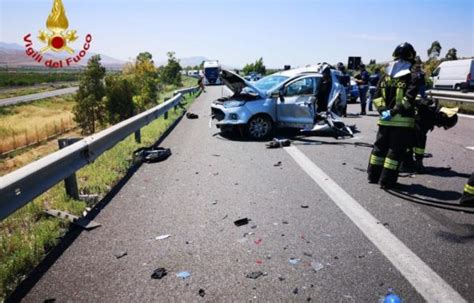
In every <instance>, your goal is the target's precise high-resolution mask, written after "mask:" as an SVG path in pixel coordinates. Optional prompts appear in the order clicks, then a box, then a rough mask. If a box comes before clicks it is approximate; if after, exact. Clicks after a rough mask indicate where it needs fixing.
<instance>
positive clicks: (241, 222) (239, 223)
mask: <svg viewBox="0 0 474 303" xmlns="http://www.w3.org/2000/svg"><path fill="white" fill-rule="evenodd" d="M249 221H250V220H249V219H248V218H242V219H239V220H236V221H234V224H235V226H243V225H247V224H249Z"/></svg>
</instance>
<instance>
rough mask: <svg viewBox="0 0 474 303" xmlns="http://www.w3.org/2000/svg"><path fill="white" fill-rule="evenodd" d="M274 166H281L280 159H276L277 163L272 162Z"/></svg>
mask: <svg viewBox="0 0 474 303" xmlns="http://www.w3.org/2000/svg"><path fill="white" fill-rule="evenodd" d="M273 166H275V167H280V166H281V161H278V162H277V163H275V164H273Z"/></svg>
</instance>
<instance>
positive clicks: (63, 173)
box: [0, 87, 199, 220]
mask: <svg viewBox="0 0 474 303" xmlns="http://www.w3.org/2000/svg"><path fill="white" fill-rule="evenodd" d="M198 90H199V88H198V87H191V88H186V89H182V90H177V91H175V92H174V95H175V96H174V97H173V98H172V99H170V100H168V101H166V102H164V103H162V104H160V105H158V106H156V107H153V108H151V109H149V110H147V111H145V112H143V113H141V114H138V115H136V116H134V117H131V118H129V119H127V120H124V121H122V122H120V123H118V124H115V125H113V126H111V127H109V128H107V129H105V130H103V131H101V132H99V133H97V134H93V135H91V136H89V137H86V138H84V139H82V140H80V141H78V142H76V143H74V144H72V145H69V146H67V147H65V148H63V149H61V150H58V151H56V152H54V153H52V154H50V155H48V156H46V157H44V158H42V159H40V160H38V161H35V162H32V163H30V164H28V165H26V166H24V167H22V168H19V169H18V170H15V171H13V172H11V173H9V174H7V175H5V176H3V177H0V220H3V219H5V218H6V217H8V216H9V215H11V214H12V213H13V212H15V211H16V210H18V209H19V208H21V207H23V206H24V205H26V204H28V203H29V202H30V201H32V200H33V199H34V198H36V197H37V196H39V195H41V194H42V193H44V192H45V191H47V190H48V189H49V188H51V187H53V186H54V185H55V184H57V183H58V182H60V181H62V180H64V179H65V178H67V177H69V176H70V175H72V174H73V173H75V172H76V171H77V170H79V169H80V168H82V167H84V166H86V165H88V164H89V163H91V162H92V161H94V160H95V159H97V158H98V157H99V156H100V155H101V154H102V153H104V152H105V151H106V150H108V149H110V148H111V147H113V146H115V145H116V144H117V143H119V142H120V141H122V140H123V139H125V138H126V137H128V136H130V135H131V134H133V133H134V132H137V131H139V130H140V129H141V128H142V127H144V126H145V125H147V124H149V123H150V122H152V121H153V120H155V119H157V118H159V117H160V116H162V115H164V114H166V113H167V112H168V111H169V110H170V109H172V108H174V107H176V106H178V104H179V103H180V102H181V99H182V97H183V95H184V94H188V93H194V92H197V91H198Z"/></svg>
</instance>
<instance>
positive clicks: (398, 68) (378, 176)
mask: <svg viewBox="0 0 474 303" xmlns="http://www.w3.org/2000/svg"><path fill="white" fill-rule="evenodd" d="M415 56H416V52H415V49H414V48H413V46H412V45H411V44H409V43H406V42H405V43H402V44H400V45H399V46H397V47H396V48H395V50H394V52H393V58H394V59H395V61H393V62H391V63H390V64H389V66H388V67H387V69H386V75H385V76H384V77H383V78H382V79H381V80H380V82H379V84H378V88H377V91H376V93H375V96H374V97H375V98H374V105H375V107H376V109H377V111H378V112H379V114H380V118H379V121H378V125H379V129H378V132H377V137H376V140H375V143H374V148H373V150H372V153H371V155H370V160H369V166H368V170H367V172H368V179H369V182H370V183H379V184H380V185H381V186H382V187H387V188H388V187H393V186H394V185H395V184H396V183H397V179H398V169H399V166H400V161H401V160H402V158H403V156H404V155H405V153H406V150H407V148H408V146H409V145H410V141H411V139H412V136H413V128H414V126H415V98H416V96H417V94H418V91H419V86H420V78H419V77H418V76H417V74H416V73H413V72H412V71H411V67H412V65H413V63H414V60H415Z"/></svg>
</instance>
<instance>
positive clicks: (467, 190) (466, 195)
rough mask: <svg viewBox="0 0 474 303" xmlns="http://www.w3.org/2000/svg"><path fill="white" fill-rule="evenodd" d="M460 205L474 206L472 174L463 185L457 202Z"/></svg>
mask: <svg viewBox="0 0 474 303" xmlns="http://www.w3.org/2000/svg"><path fill="white" fill-rule="evenodd" d="M459 202H460V203H461V205H467V206H474V173H472V174H471V177H470V178H469V181H467V183H466V184H465V185H464V191H463V193H462V196H461V200H460V201H459Z"/></svg>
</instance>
